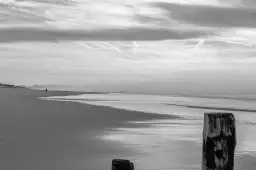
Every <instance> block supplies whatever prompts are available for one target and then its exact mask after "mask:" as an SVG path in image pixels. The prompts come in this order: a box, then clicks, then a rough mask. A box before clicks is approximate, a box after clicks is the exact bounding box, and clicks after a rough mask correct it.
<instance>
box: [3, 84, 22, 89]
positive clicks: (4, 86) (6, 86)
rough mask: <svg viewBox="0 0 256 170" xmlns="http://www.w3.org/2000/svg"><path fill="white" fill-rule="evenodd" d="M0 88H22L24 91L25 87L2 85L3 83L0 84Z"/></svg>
mask: <svg viewBox="0 0 256 170" xmlns="http://www.w3.org/2000/svg"><path fill="white" fill-rule="evenodd" d="M0 88H23V89H25V88H26V87H25V86H16V85H12V84H4V83H0Z"/></svg>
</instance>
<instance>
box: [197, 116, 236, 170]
mask: <svg viewBox="0 0 256 170" xmlns="http://www.w3.org/2000/svg"><path fill="white" fill-rule="evenodd" d="M235 147H236V128H235V117H234V115H233V114H232V113H205V114H204V129H203V153H202V170H233V169H234V152H235Z"/></svg>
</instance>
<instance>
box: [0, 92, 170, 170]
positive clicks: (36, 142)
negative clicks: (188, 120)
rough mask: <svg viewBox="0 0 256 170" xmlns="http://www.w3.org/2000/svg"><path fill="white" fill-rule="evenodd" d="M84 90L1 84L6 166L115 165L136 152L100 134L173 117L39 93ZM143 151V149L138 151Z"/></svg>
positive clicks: (75, 169) (67, 169) (21, 169)
mask: <svg viewBox="0 0 256 170" xmlns="http://www.w3.org/2000/svg"><path fill="white" fill-rule="evenodd" d="M74 94H81V93H80V92H63V91H48V92H45V91H36V90H28V89H21V88H17V89H10V88H0V169H1V170H71V169H72V170H85V169H90V170H96V169H106V170H110V169H111V160H112V159H114V158H120V157H124V158H125V157H129V156H130V155H134V154H136V151H135V150H131V149H127V148H126V147H124V146H123V145H122V144H120V143H117V142H108V141H104V140H101V139H99V138H98V136H101V135H102V134H104V133H105V130H107V129H109V128H116V127H128V126H136V125H131V124H127V121H142V120H152V119H167V118H173V117H172V116H168V115H166V116H165V115H157V114H148V113H142V112H131V111H125V110H119V109H112V108H107V107H99V106H91V105H86V104H80V103H73V102H60V101H45V100H40V99H38V97H46V96H62V95H63V96H66V95H74ZM138 154H139V153H138Z"/></svg>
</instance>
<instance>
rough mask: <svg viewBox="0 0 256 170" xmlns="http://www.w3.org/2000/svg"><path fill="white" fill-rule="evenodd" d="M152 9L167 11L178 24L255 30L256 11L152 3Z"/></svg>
mask: <svg viewBox="0 0 256 170" xmlns="http://www.w3.org/2000/svg"><path fill="white" fill-rule="evenodd" d="M152 6H153V7H158V8H161V9H163V10H165V11H167V15H168V16H169V17H170V18H171V19H173V20H178V21H180V22H186V23H190V24H194V25H201V26H209V27H218V28H232V27H240V28H255V27H256V21H255V17H256V10H255V9H253V8H231V7H216V6H206V5H204V6H202V5H180V4H172V3H163V2H158V3H152Z"/></svg>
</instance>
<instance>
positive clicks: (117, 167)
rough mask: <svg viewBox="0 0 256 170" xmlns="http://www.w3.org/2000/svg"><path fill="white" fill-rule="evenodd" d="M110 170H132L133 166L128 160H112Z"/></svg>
mask: <svg viewBox="0 0 256 170" xmlns="http://www.w3.org/2000/svg"><path fill="white" fill-rule="evenodd" d="M112 170H134V165H133V163H132V162H130V161H129V160H125V159H114V160H112Z"/></svg>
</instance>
